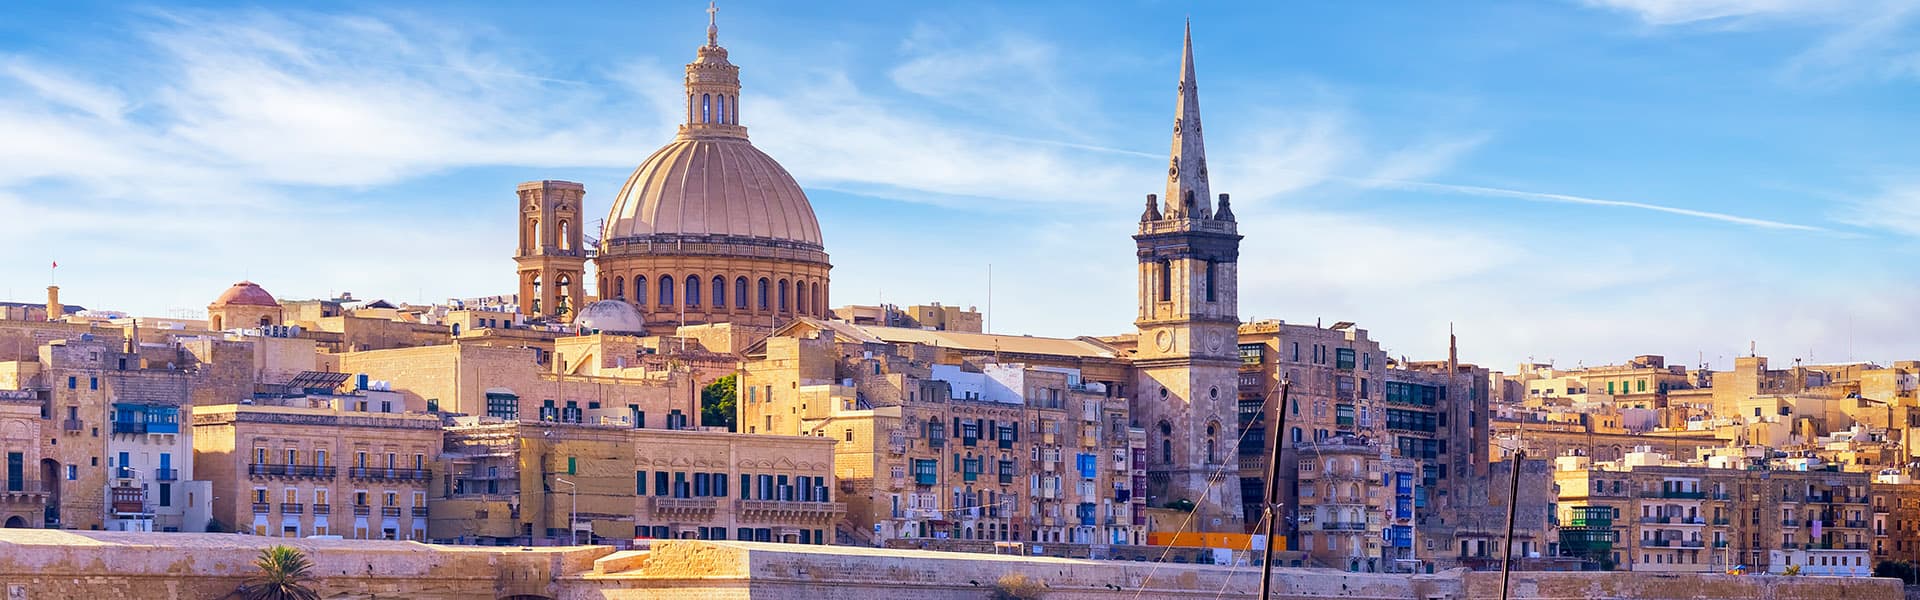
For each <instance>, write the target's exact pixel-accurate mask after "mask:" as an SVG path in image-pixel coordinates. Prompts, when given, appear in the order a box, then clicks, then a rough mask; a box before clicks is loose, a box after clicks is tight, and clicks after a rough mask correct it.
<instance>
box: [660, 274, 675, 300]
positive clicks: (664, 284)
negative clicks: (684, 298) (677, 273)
mask: <svg viewBox="0 0 1920 600" xmlns="http://www.w3.org/2000/svg"><path fill="white" fill-rule="evenodd" d="M658 300H659V301H660V305H661V306H673V276H672V275H661V276H660V297H659V298H658Z"/></svg>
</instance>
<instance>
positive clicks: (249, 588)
mask: <svg viewBox="0 0 1920 600" xmlns="http://www.w3.org/2000/svg"><path fill="white" fill-rule="evenodd" d="M253 565H254V566H256V567H259V568H260V576H259V577H256V578H254V579H252V580H249V581H247V582H246V583H243V584H241V585H240V589H239V590H238V592H239V594H240V597H241V598H243V599H244V600H319V598H320V593H319V592H315V591H313V589H312V588H309V587H307V583H308V582H310V581H313V561H310V560H307V555H306V553H303V552H301V551H299V550H296V549H293V548H290V547H287V546H274V547H272V548H268V549H265V550H261V551H260V558H257V559H254V561H253Z"/></svg>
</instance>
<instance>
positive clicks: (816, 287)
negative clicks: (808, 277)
mask: <svg viewBox="0 0 1920 600" xmlns="http://www.w3.org/2000/svg"><path fill="white" fill-rule="evenodd" d="M812 288H813V314H814V316H816V317H824V316H826V315H827V293H826V292H825V291H823V290H821V289H820V283H819V282H815V283H814V284H813V286H812Z"/></svg>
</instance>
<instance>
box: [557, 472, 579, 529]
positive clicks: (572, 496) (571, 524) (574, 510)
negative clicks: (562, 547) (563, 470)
mask: <svg viewBox="0 0 1920 600" xmlns="http://www.w3.org/2000/svg"><path fill="white" fill-rule="evenodd" d="M553 480H554V481H556V482H559V483H564V484H567V497H568V500H569V501H570V502H571V503H572V506H571V507H568V509H567V535H569V536H571V537H572V538H573V545H575V546H578V545H580V528H579V527H577V526H575V523H578V522H579V521H580V486H577V485H574V484H573V482H571V481H567V480H565V479H561V478H559V477H555V478H553Z"/></svg>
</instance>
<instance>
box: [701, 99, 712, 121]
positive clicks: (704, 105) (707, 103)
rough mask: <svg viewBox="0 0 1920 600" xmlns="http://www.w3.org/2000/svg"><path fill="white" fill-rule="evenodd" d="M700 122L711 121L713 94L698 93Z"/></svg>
mask: <svg viewBox="0 0 1920 600" xmlns="http://www.w3.org/2000/svg"><path fill="white" fill-rule="evenodd" d="M700 122H701V123H712V122H713V94H701V95H700Z"/></svg>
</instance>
